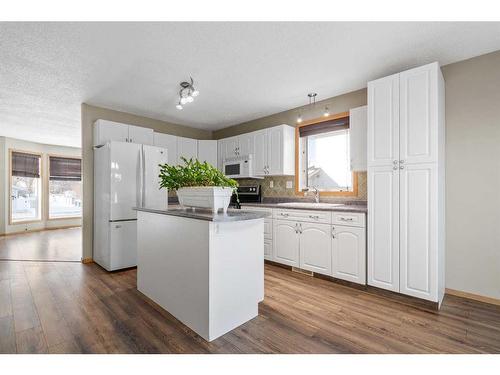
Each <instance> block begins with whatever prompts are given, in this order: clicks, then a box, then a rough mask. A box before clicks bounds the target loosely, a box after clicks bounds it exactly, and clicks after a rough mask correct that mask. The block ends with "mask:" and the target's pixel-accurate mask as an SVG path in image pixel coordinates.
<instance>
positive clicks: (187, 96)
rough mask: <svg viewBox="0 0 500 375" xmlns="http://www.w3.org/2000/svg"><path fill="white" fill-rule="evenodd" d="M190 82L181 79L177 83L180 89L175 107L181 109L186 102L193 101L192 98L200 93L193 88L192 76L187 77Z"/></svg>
mask: <svg viewBox="0 0 500 375" xmlns="http://www.w3.org/2000/svg"><path fill="white" fill-rule="evenodd" d="M189 79H190V82H186V81H183V82H181V83H180V84H179V85H180V86H181V89H180V90H179V101H178V102H177V104H176V105H175V108H177V109H178V110H181V109H183V108H184V106H185V105H186V104H187V103H192V102H194V98H195V97H197V96H198V95H200V92H199V91H198V90H197V89H195V87H194V81H193V78H192V77H189Z"/></svg>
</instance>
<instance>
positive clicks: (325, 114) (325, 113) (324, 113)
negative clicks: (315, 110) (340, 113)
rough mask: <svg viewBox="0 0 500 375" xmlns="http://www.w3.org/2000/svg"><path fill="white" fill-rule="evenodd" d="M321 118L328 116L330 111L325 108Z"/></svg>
mask: <svg viewBox="0 0 500 375" xmlns="http://www.w3.org/2000/svg"><path fill="white" fill-rule="evenodd" d="M323 116H325V117H328V116H330V110H329V109H328V107H325V112H323Z"/></svg>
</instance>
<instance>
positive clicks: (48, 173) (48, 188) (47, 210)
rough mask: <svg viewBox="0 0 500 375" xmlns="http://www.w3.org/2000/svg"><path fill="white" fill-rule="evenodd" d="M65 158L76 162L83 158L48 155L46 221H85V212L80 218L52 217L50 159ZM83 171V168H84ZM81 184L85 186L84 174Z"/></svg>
mask: <svg viewBox="0 0 500 375" xmlns="http://www.w3.org/2000/svg"><path fill="white" fill-rule="evenodd" d="M51 157H54V158H65V159H76V160H80V161H81V160H82V158H81V156H68V155H61V154H47V177H46V180H47V193H46V194H45V195H46V196H47V208H46V214H45V220H46V221H60V220H75V219H83V210H82V214H81V215H80V216H65V217H54V218H51V217H50V158H51ZM82 169H83V168H82ZM80 182H81V183H82V185H83V174H82V179H81V180H80ZM82 201H83V196H82Z"/></svg>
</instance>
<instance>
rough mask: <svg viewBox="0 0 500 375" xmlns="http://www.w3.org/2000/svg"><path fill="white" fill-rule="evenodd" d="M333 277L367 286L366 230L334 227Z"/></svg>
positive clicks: (340, 226) (341, 226)
mask: <svg viewBox="0 0 500 375" xmlns="http://www.w3.org/2000/svg"><path fill="white" fill-rule="evenodd" d="M332 253H333V277H335V278H338V279H342V280H347V281H351V282H353V283H358V284H366V234H365V228H358V227H348V226H343V225H334V226H332Z"/></svg>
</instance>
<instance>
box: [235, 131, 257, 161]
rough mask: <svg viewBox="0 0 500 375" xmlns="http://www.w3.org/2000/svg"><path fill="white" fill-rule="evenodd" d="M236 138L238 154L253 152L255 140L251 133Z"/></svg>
mask: <svg viewBox="0 0 500 375" xmlns="http://www.w3.org/2000/svg"><path fill="white" fill-rule="evenodd" d="M237 139H238V146H237V150H238V152H237V155H238V156H239V155H250V154H252V155H253V154H255V149H254V145H255V142H254V134H253V133H248V134H242V135H239V136H238V137H237Z"/></svg>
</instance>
